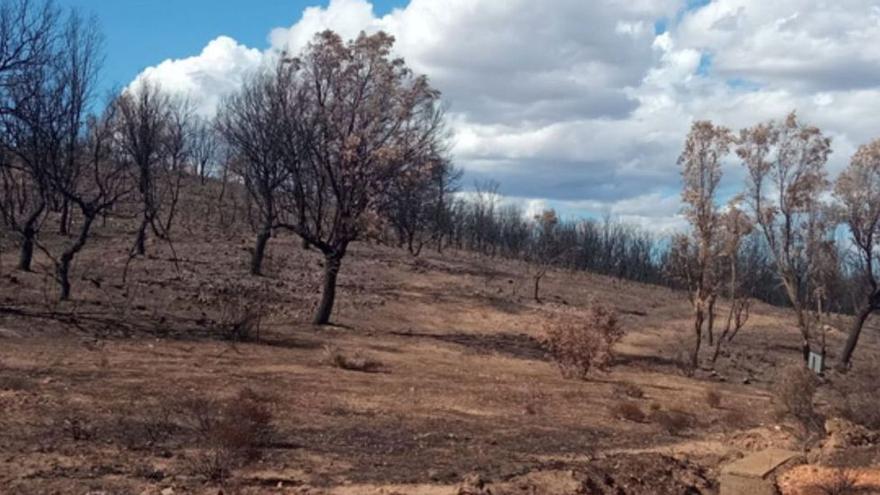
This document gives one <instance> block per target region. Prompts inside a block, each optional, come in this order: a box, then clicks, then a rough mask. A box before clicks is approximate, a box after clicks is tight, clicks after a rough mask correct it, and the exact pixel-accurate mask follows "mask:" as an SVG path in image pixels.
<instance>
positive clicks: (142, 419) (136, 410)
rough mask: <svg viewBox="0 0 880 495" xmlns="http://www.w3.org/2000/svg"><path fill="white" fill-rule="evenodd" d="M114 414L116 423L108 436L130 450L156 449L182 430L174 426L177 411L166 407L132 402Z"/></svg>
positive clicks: (118, 407)
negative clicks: (114, 438)
mask: <svg viewBox="0 0 880 495" xmlns="http://www.w3.org/2000/svg"><path fill="white" fill-rule="evenodd" d="M111 412H112V416H113V418H114V419H113V421H112V422H111V423H110V426H111V427H112V430H111V431H110V432H109V433H112V435H113V436H115V437H116V438H118V439H119V440H120V441H121V442H122V444H123V445H125V447H126V448H128V449H130V450H139V449H145V448H149V447H153V446H155V445H157V444H159V443H162V442H164V441H166V440H168V439H169V438H171V437H172V435H174V434H175V433H176V432H177V431H178V430H179V427H178V426H177V424H175V422H174V418H173V415H174V410H173V409H172V408H171V407H168V406H166V405H165V404H164V403H163V404H160V405H158V406H150V405H145V404H139V403H137V402H136V401H134V400H131V401H129V402H127V403H124V404H121V405H117V406H115V407H114V408H113V409H112V411H111Z"/></svg>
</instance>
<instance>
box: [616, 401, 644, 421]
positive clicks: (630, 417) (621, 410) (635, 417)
mask: <svg viewBox="0 0 880 495" xmlns="http://www.w3.org/2000/svg"><path fill="white" fill-rule="evenodd" d="M610 412H611V415H612V416H614V417H615V418H617V419H624V420H627V421H633V422H635V423H644V422H645V413H644V412H642V408H640V407H639V405H638V404H636V403H635V402H630V401H621V402H618V403H616V404H614V405H612V406H611V409H610Z"/></svg>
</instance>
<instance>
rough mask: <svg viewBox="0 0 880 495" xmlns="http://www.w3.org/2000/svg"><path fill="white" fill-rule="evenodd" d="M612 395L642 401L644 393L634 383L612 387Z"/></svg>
mask: <svg viewBox="0 0 880 495" xmlns="http://www.w3.org/2000/svg"><path fill="white" fill-rule="evenodd" d="M614 394H615V395H618V396H621V395H622V396H626V397H629V398H630V399H643V398H644V397H645V392H644V391H643V390H642V389H641V388H640V387H639V386H638V385H636V384H634V383H629V382H626V383H621V384H618V385H615V386H614Z"/></svg>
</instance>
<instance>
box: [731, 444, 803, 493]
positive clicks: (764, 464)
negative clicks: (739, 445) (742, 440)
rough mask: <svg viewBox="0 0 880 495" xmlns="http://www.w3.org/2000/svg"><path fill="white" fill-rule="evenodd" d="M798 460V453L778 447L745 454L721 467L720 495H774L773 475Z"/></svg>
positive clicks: (799, 455) (774, 479)
mask: <svg viewBox="0 0 880 495" xmlns="http://www.w3.org/2000/svg"><path fill="white" fill-rule="evenodd" d="M800 461H802V456H801V454H799V453H797V452H792V451H788V450H782V449H774V448H771V449H767V450H763V451H761V452H757V453H753V454H749V455H747V456H745V457H743V458H742V459H739V460H738V461H735V462H732V463H730V464H728V465H727V466H724V467H723V468H722V469H721V492H720V495H776V493H777V490H776V476H777V475H778V474H779V472H780V471H781V470H782V469H784V468H785V467H787V466H790V465H791V464H794V463H798V462H800Z"/></svg>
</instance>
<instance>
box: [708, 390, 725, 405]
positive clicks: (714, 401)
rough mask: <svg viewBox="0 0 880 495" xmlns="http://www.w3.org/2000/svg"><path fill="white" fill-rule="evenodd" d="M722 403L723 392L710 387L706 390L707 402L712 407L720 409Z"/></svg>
mask: <svg viewBox="0 0 880 495" xmlns="http://www.w3.org/2000/svg"><path fill="white" fill-rule="evenodd" d="M721 403H722V396H721V392H719V391H717V390H715V389H709V390H707V391H706V404H707V405H708V406H709V407H711V408H712V409H720V408H721Z"/></svg>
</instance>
